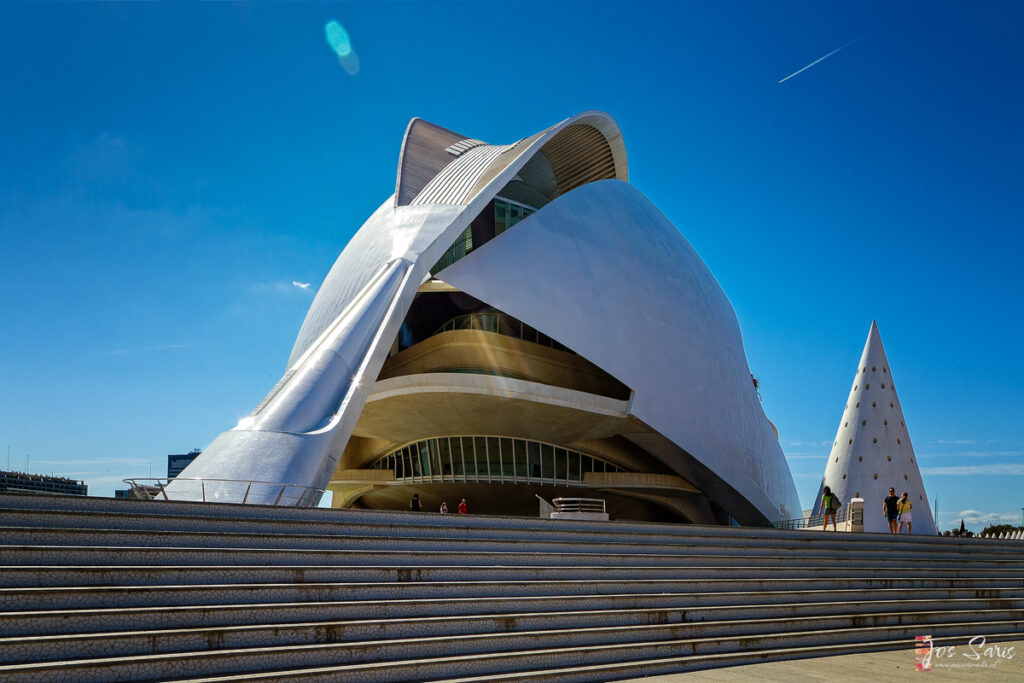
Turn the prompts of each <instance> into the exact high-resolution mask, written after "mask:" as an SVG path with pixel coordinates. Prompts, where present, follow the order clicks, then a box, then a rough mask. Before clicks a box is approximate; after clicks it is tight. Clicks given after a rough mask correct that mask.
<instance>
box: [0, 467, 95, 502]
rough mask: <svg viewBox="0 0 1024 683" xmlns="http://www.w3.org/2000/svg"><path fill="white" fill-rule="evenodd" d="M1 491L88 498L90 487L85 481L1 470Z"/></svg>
mask: <svg viewBox="0 0 1024 683" xmlns="http://www.w3.org/2000/svg"><path fill="white" fill-rule="evenodd" d="M0 491H2V492H4V493H55V494H61V495H69V496H86V495H88V494H89V486H88V485H87V484H86V483H85V482H84V481H79V480H77V479H68V478H67V477H54V476H48V475H45V474H28V473H26V472H6V471H4V470H0Z"/></svg>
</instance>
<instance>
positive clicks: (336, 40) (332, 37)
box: [324, 21, 352, 57]
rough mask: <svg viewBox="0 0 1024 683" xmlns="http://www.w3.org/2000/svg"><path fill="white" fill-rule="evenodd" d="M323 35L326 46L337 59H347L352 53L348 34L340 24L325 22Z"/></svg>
mask: <svg viewBox="0 0 1024 683" xmlns="http://www.w3.org/2000/svg"><path fill="white" fill-rule="evenodd" d="M324 33H325V34H326V35H327V44H328V45H330V46H331V49H332V50H334V52H335V54H337V55H338V56H339V57H347V56H348V55H350V54H351V53H352V41H350V40H349V39H348V32H347V31H346V30H345V29H344V27H342V25H341V24H339V23H338V22H336V21H329V22H327V26H325V27H324Z"/></svg>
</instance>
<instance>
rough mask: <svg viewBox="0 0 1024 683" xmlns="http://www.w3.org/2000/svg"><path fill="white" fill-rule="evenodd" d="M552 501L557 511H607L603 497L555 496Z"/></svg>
mask: <svg viewBox="0 0 1024 683" xmlns="http://www.w3.org/2000/svg"><path fill="white" fill-rule="evenodd" d="M551 502H552V503H554V505H555V512H599V513H604V512H605V508H604V500H602V499H601V498H554V499H552V501H551Z"/></svg>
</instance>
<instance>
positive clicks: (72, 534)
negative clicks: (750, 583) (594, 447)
mask: <svg viewBox="0 0 1024 683" xmlns="http://www.w3.org/2000/svg"><path fill="white" fill-rule="evenodd" d="M844 536H849V534H844ZM875 536H881V535H875ZM0 545H3V546H14V547H17V546H25V545H35V546H40V545H42V546H45V545H50V546H60V547H81V546H88V547H134V548H143V547H151V548H162V549H170V548H211V549H213V548H219V549H225V548H235V549H245V550H250V551H257V550H364V551H375V552H377V551H399V550H401V551H432V552H435V553H442V552H443V553H452V552H491V553H508V554H517V553H522V552H543V553H559V554H575V555H577V556H581V555H661V556H665V557H672V556H676V555H689V554H694V553H700V552H705V553H718V554H722V553H728V554H733V555H758V554H764V553H765V551H766V550H770V551H771V552H772V553H776V554H780V555H782V554H803V555H808V556H815V557H818V558H821V557H822V556H826V557H827V556H830V555H833V554H837V553H840V552H843V553H846V552H849V551H850V547H849V546H848V545H847V544H844V543H842V542H841V541H818V542H810V541H807V542H803V543H796V542H792V541H789V540H785V539H779V540H778V541H777V542H775V543H762V544H747V543H744V542H743V541H742V539H714V538H700V539H697V541H696V542H694V543H686V544H684V543H679V544H675V545H664V544H658V543H641V542H637V541H635V540H631V539H628V538H621V539H618V540H616V541H604V542H601V543H572V542H569V541H541V540H537V541H531V540H504V539H490V538H486V537H481V538H459V539H430V538H409V537H399V536H387V537H383V536H374V537H369V536H346V535H288V534H260V533H229V532H210V533H201V532H188V531H146V532H139V533H126V532H125V531H123V530H118V529H63V528H56V529H54V528H41V527H40V528H33V527H0ZM891 546H892V542H872V543H868V542H864V543H861V544H860V545H858V546H857V554H858V555H860V556H862V557H866V558H872V559H878V560H884V559H888V558H889V556H890V555H891V554H893V553H894V552H895V553H896V554H897V555H899V556H902V557H913V556H914V553H913V551H912V548H910V547H907V546H901V545H898V544H897V547H896V548H893V547H891ZM927 554H928V555H929V556H938V559H948V560H956V559H960V560H962V561H963V560H970V561H972V562H973V561H982V560H987V559H1011V560H1012V559H1016V557H1017V556H1016V555H1014V554H1012V553H1007V552H1003V551H994V552H976V553H968V554H964V553H963V552H962V551H960V550H956V549H954V550H952V551H946V550H943V549H941V548H933V549H932V550H931V551H930V552H928V553H927ZM918 556H921V555H918ZM1020 558H1021V559H1022V560H1024V554H1021V555H1020ZM4 564H9V562H6V561H5V562H4Z"/></svg>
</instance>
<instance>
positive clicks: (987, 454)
mask: <svg viewBox="0 0 1024 683" xmlns="http://www.w3.org/2000/svg"><path fill="white" fill-rule="evenodd" d="M1020 455H1024V451H958V452H956V453H949V452H945V453H926V452H924V451H922V452H921V453H919V454H918V456H919V457H921V458H1001V457H1016V456H1020Z"/></svg>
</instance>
